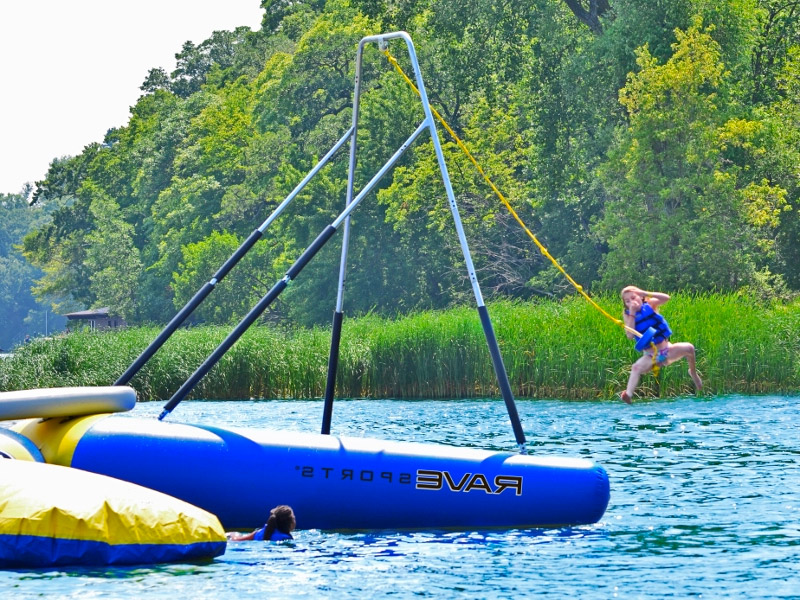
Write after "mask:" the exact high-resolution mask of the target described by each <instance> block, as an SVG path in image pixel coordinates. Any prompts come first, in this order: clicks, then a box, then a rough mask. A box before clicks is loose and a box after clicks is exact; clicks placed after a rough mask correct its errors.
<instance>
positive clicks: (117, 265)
mask: <svg viewBox="0 0 800 600" xmlns="http://www.w3.org/2000/svg"><path fill="white" fill-rule="evenodd" d="M89 186H90V184H87V186H86V187H89ZM83 193H90V194H91V195H92V196H93V197H92V200H91V204H90V208H89V210H90V211H91V214H92V217H93V221H94V229H93V230H92V232H91V233H89V234H88V235H87V236H86V240H85V241H86V243H87V244H88V248H87V250H86V264H87V266H88V268H89V269H90V270H91V273H92V274H91V276H90V277H89V280H90V281H91V288H92V291H93V292H94V296H95V298H96V300H95V302H96V305H97V306H96V308H99V307H103V306H107V307H108V308H110V309H111V311H112V312H113V313H114V314H118V315H120V316H121V317H123V318H125V319H130V320H131V321H135V320H136V319H137V318H138V317H139V315H138V311H139V305H140V303H141V301H142V299H141V296H140V292H139V276H140V274H141V272H142V263H141V261H140V260H139V252H138V250H137V248H136V247H135V246H134V244H133V226H132V225H131V224H130V223H127V222H126V221H125V220H124V219H123V218H122V215H121V212H120V208H119V205H118V204H117V203H116V202H114V201H113V200H112V199H111V198H109V197H108V196H106V195H105V194H103V193H102V192H100V191H99V190H98V189H96V188H95V189H86V190H83Z"/></svg>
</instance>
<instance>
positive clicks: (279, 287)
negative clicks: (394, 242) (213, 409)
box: [158, 123, 425, 420]
mask: <svg viewBox="0 0 800 600" xmlns="http://www.w3.org/2000/svg"><path fill="white" fill-rule="evenodd" d="M424 130H425V124H424V123H423V124H421V125H420V126H419V127H417V129H416V131H414V133H413V134H411V137H409V138H408V140H406V142H405V143H404V144H403V145H402V146H400V148H398V149H397V151H396V152H395V153H394V154H393V155H392V157H391V158H390V159H389V160H388V161H387V162H386V164H384V165H383V167H381V169H380V170H379V171H378V172H377V173H376V174H375V175H374V176H373V177H372V179H371V180H370V181H369V183H368V184H367V185H366V186H365V187H364V189H363V190H361V192H360V193H359V194H358V196H356V198H355V199H353V201H352V202H351V203H350V204H348V205H347V206H346V207H345V209H344V211H343V212H342V213H341V214H340V215H339V216H338V217H337V218H336V219H335V220H334V221H333V223H331V224H330V225H328V226H327V227H326V228H325V229H324V230H323V231H322V233H320V234H319V235H318V236H317V239H316V240H314V242H313V243H312V244H311V245H310V246H309V247H308V248H306V250H305V251H304V252H303V254H302V255H301V256H300V258H298V259H297V260H296V261H295V263H294V264H293V265H292V266H291V267H290V268H289V270H288V271H287V272H286V275H284V276H283V278H282V279H281V280H280V281H278V282H277V283H276V284H275V285H274V286H272V288H271V289H270V290H269V292H267V294H266V295H265V296H264V297H263V298H261V300H260V301H259V302H258V304H256V305H255V306H254V307H253V308H252V309H251V310H250V312H249V313H247V315H245V317H244V318H243V319H242V320H241V321H240V322H239V324H238V325H237V326H236V327H235V328H234V330H233V331H232V332H231V333H230V334H228V337H226V338H225V339H224V340H223V341H222V343H221V344H220V345H219V346H217V348H216V350H214V352H212V353H211V355H210V356H209V357H208V358H207V359H206V360H205V361H204V362H203V364H202V365H200V366H199V367H198V368H197V370H196V371H195V372H194V373H192V375H191V376H190V377H189V379H187V380H186V381H185V382H184V384H183V385H182V386H181V387H180V389H179V390H178V391H177V392H175V394H173V396H172V398H170V399H169V402H167V404H166V405H165V406H164V410H162V411H161V414H160V415H159V417H158V419H159V420H163V419H164V417H166V416H167V415H168V414H169V413H171V412H172V410H173V409H174V408H175V407H176V406H177V405H178V404H179V403H180V402H181V401H182V400H183V399H184V398H185V397H186V395H187V394H188V393H189V392H191V391H192V389H193V388H194V387H195V386H196V385H197V384H198V383H199V381H200V380H201V379H202V378H203V377H205V376H206V374H207V373H208V372H209V371H210V370H211V368H212V367H213V366H214V365H215V364H217V362H219V359H220V358H222V357H223V356H224V355H225V353H226V352H227V351H228V350H229V349H230V348H231V347H232V346H233V345H234V344H235V343H236V342H237V341H238V339H239V338H240V337H242V335H243V334H244V332H245V331H247V329H248V328H249V327H250V325H252V324H253V323H254V322H255V320H256V319H257V318H258V317H259V316H260V315H261V313H263V312H264V311H265V310H266V309H267V307H268V306H269V305H270V304H272V302H273V301H274V300H275V299H276V298H277V297H278V296H279V295H280V294H281V293H282V292H283V290H285V289H286V287H287V286H288V285H289V284H290V283H291V282H292V281H293V280H294V279H295V278H296V277H297V276H298V275H299V274H300V272H301V271H302V270H303V268H304V267H305V266H306V265H307V264H308V263H309V262H310V261H311V259H312V258H314V256H315V255H316V253H317V252H318V251H319V250H320V248H322V246H324V245H325V243H326V242H327V241H328V240H329V239H330V238H331V237H332V236H333V234H334V233H336V231H337V229H338V228H339V226H340V225H341V224H342V223H343V222H344V220H345V219H347V217H349V216H350V213H352V212H353V210H355V208H356V206H358V204H359V203H360V202H361V200H363V199H364V197H365V196H366V195H367V194H369V193H370V192H371V191H372V189H373V188H374V187H375V186H376V185H377V184H378V182H379V181H380V180H381V178H382V177H383V176H384V175H385V174H386V172H387V171H388V170H389V169H390V168H391V167H393V166H394V164H395V163H396V162H397V161H398V160H399V159H400V157H401V156H402V155H403V154H404V153H405V151H406V150H407V149H408V147H409V146H410V145H411V144H412V143H413V141H414V140H415V139H417V138H418V137H419V135H420V134H421V133H422V132H423V131H424Z"/></svg>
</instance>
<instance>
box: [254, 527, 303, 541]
mask: <svg viewBox="0 0 800 600" xmlns="http://www.w3.org/2000/svg"><path fill="white" fill-rule="evenodd" d="M266 531H267V526H266V525H264V526H263V527H262V528H261V529H258V530H257V531H256V532H255V534H254V535H253V539H254V540H259V541H264V534H265V533H266ZM293 539H294V538H293V537H292V534H291V533H283V532H282V531H278V530H277V529H276V530H275V531H273V532H272V536H271V537H270V538H269V541H270V542H282V541H284V540H293Z"/></svg>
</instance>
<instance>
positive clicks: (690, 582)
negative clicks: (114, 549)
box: [0, 396, 800, 600]
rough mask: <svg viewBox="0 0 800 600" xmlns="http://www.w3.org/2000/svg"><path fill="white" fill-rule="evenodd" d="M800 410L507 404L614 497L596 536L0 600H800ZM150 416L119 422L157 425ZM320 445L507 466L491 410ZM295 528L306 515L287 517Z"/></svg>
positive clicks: (287, 424)
mask: <svg viewBox="0 0 800 600" xmlns="http://www.w3.org/2000/svg"><path fill="white" fill-rule="evenodd" d="M799 405H800V398H796V397H778V396H766V397H743V396H730V397H718V398H677V399H668V400H666V399H665V400H656V401H648V402H641V403H637V404H634V405H633V406H626V405H623V404H621V403H612V402H591V403H590V402H586V403H572V402H561V401H542V400H537V401H525V400H522V401H518V409H519V413H520V417H521V419H522V423H523V427H524V429H525V433H526V436H527V437H528V446H529V451H530V452H531V453H536V454H549V455H553V454H555V455H562V456H582V457H591V458H593V459H595V460H597V461H598V462H599V463H600V464H602V465H603V466H604V467H605V468H606V470H607V471H608V473H609V477H610V480H611V501H610V503H609V506H608V510H607V511H606V514H605V515H604V517H603V519H602V520H601V522H600V523H597V524H595V525H592V526H583V527H574V528H564V529H549V530H511V531H477V532H430V531H426V532H393V531H388V532H384V531H382V532H365V533H355V534H353V533H349V534H340V533H332V532H321V531H315V530H310V531H309V530H305V531H303V530H301V531H298V532H297V533H296V536H295V540H294V541H293V542H286V543H279V544H265V543H263V542H241V543H237V544H229V545H228V548H227V551H226V552H225V554H224V555H223V556H221V557H218V558H217V559H215V560H213V561H211V562H207V563H203V564H176V565H159V566H154V567H134V568H100V569H86V568H60V569H53V570H28V571H0V594H2V597H3V598H10V597H14V598H37V597H46V598H48V599H51V600H52V599H55V598H81V599H85V598H130V599H132V598H137V599H138V598H146V599H155V598H165V599H170V600H177V599H178V598H214V599H217V598H220V599H226V598H231V599H233V598H237V599H238V598H242V597H245V598H246V597H259V598H320V597H322V598H347V597H353V598H382V597H387V598H426V597H427V598H431V597H437V598H449V597H461V598H512V597H513V598H517V597H534V596H535V597H537V598H573V597H574V598H581V599H587V598H604V599H605V598H659V599H660V598H748V599H749V598H800V408H798V406H799ZM161 408H162V404H161V403H158V404H156V403H148V404H141V405H139V406H137V407H136V409H135V410H134V411H132V413H131V414H133V415H134V416H140V417H153V418H155V416H156V415H158V413H159V412H160V411H161ZM321 418H322V403H321V402H320V401H284V400H281V401H261V402H189V401H186V402H183V403H182V404H181V405H179V406H178V407H177V408H176V409H175V411H174V412H173V413H172V414H171V415H170V416H169V417H168V419H169V420H170V421H173V422H187V423H206V424H212V423H213V424H215V425H219V426H226V425H228V426H246V427H263V428H270V429H290V430H298V431H315V432H316V431H319V427H320V423H321ZM332 432H333V433H335V434H342V435H351V436H361V437H378V438H384V439H397V440H407V441H425V442H436V443H442V444H449V445H457V446H461V445H467V446H475V447H482V448H489V449H496V450H513V449H514V446H515V444H514V436H513V432H512V429H511V425H510V423H509V421H508V417H507V414H506V411H505V405H504V404H503V402H502V401H501V400H484V401H397V400H395V401H390V400H383V401H374V400H371V401H364V400H349V401H337V402H336V404H335V405H334V414H333V425H332ZM298 521H299V525H300V526H302V515H298Z"/></svg>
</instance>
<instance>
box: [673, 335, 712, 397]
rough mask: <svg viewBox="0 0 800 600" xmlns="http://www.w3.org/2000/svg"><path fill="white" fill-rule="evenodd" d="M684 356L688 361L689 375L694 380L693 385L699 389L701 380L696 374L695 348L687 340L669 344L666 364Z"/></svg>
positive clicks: (701, 383)
mask: <svg viewBox="0 0 800 600" xmlns="http://www.w3.org/2000/svg"><path fill="white" fill-rule="evenodd" d="M684 357H686V362H688V363H689V375H690V376H691V377H692V381H694V385H695V387H696V388H697V389H698V390H699V389H701V388H702V387H703V380H702V379H700V376H699V375H698V374H697V367H696V364H695V350H694V346H693V345H692V344H690V343H689V342H680V343H678V344H670V345H669V357H668V359H667V363H666V364H668V365H669V364H672V363H674V362H675V361H676V360H680V359H682V358H684Z"/></svg>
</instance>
